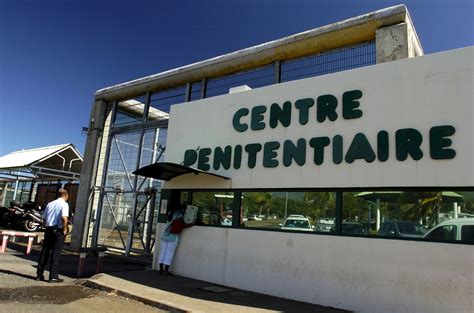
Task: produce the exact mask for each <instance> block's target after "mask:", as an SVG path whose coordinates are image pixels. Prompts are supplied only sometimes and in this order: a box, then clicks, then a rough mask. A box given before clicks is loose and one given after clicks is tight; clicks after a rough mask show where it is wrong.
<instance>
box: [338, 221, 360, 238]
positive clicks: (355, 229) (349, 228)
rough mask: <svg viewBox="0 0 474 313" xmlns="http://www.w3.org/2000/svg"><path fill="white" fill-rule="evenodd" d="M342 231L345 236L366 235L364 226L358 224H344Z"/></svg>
mask: <svg viewBox="0 0 474 313" xmlns="http://www.w3.org/2000/svg"><path fill="white" fill-rule="evenodd" d="M341 230H342V233H343V234H355V235H365V234H366V232H365V226H364V224H361V223H357V222H342V225H341Z"/></svg>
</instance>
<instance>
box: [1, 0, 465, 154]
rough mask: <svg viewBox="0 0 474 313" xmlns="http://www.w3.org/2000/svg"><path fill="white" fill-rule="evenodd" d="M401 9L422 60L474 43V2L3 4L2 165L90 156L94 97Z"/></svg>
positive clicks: (14, 0) (11, 0) (86, 0)
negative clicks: (17, 158)
mask: <svg viewBox="0 0 474 313" xmlns="http://www.w3.org/2000/svg"><path fill="white" fill-rule="evenodd" d="M401 3H404V4H406V5H407V7H408V10H409V11H410V14H411V17H412V19H413V22H414V24H415V28H416V29H417V32H418V36H419V37H420V40H421V43H422V45H423V48H424V50H425V53H426V54H428V53H434V52H438V51H443V50H450V49H455V48H459V47H465V46H470V45H473V44H474V1H471V0H416V1H405V2H400V1H382V0H379V1H377V0H371V1H365V0H359V1H353V0H332V1H331V0H327V1H316V0H313V1H310V0H288V1H283V0H273V1H271V0H240V1H234V0H226V1H218V0H214V1H211V0H209V1H206V0H200V1H192V0H189V1H184V0H174V1H168V0H166V1H158V0H155V1H151V0H150V1H145V0H134V1H118V0H115V1H98V0H96V1H91V0H81V1H72V0H62V1H59V0H54V1H53V0H43V1H37V0H30V1H26V0H0V125H1V132H0V156H1V155H4V154H6V153H8V152H11V151H14V150H20V149H27V148H33V147H40V146H47V145H55V144H62V143H67V142H72V143H73V144H74V145H76V146H77V147H78V148H79V150H80V151H81V152H84V151H83V150H84V144H85V137H83V136H82V135H81V129H82V127H83V126H87V124H88V122H87V121H88V119H89V114H90V109H91V104H92V102H93V94H94V92H95V91H96V90H97V89H100V88H103V87H106V86H110V85H114V84H117V83H121V82H125V81H128V80H131V79H135V78H139V77H143V76H146V75H150V74H154V73H158V72H161V71H164V70H168V69H171V68H174V67H178V66H182V65H186V64H189V63H192V62H196V61H200V60H204V59H207V58H210V57H214V56H217V55H220V54H224V53H228V52H232V51H234V50H237V49H242V48H246V47H249V46H253V45H256V44H259V43H263V42H266V41H270V40H274V39H277V38H281V37H285V36H288V35H291V34H294V33H298V32H302V31H305V30H308V29H312V28H316V27H319V26H323V25H326V24H330V23H333V22H337V21H340V20H343V19H347V18H350V17H353V16H357V15H360V14H364V13H368V12H371V11H375V10H378V9H381V8H384V7H388V6H392V5H396V4H401Z"/></svg>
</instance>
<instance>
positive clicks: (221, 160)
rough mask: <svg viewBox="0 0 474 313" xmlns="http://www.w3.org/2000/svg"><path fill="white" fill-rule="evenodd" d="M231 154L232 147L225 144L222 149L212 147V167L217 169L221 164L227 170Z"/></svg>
mask: <svg viewBox="0 0 474 313" xmlns="http://www.w3.org/2000/svg"><path fill="white" fill-rule="evenodd" d="M231 156H232V147H231V146H226V147H225V148H224V150H222V148H221V147H216V148H215V149H214V162H213V163H214V169H215V170H218V169H219V168H220V167H221V165H222V167H223V168H225V169H226V170H228V169H229V168H230V159H231Z"/></svg>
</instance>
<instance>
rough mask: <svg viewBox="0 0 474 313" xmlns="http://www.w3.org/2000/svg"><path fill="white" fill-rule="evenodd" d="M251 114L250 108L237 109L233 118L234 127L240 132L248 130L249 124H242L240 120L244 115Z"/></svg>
mask: <svg viewBox="0 0 474 313" xmlns="http://www.w3.org/2000/svg"><path fill="white" fill-rule="evenodd" d="M248 114H249V109H246V108H242V109H240V110H237V112H235V114H234V117H233V118H232V125H233V126H234V129H235V130H236V131H238V132H244V131H246V130H247V129H248V128H249V126H248V125H247V124H242V123H241V122H240V119H241V118H242V116H247V115H248Z"/></svg>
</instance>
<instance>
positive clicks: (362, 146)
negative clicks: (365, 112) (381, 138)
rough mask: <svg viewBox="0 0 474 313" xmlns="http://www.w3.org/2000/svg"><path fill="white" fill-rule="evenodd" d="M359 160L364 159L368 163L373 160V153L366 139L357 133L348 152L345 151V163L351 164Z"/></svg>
mask: <svg viewBox="0 0 474 313" xmlns="http://www.w3.org/2000/svg"><path fill="white" fill-rule="evenodd" d="M359 159H364V160H365V161H366V162H369V163H370V162H373V161H374V160H375V152H374V150H373V149H372V147H371V146H370V143H369V141H368V140H367V137H365V135H364V134H362V133H358V134H356V135H355V136H354V139H353V140H352V143H351V145H350V147H349V150H347V153H346V162H347V163H352V162H354V160H359Z"/></svg>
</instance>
